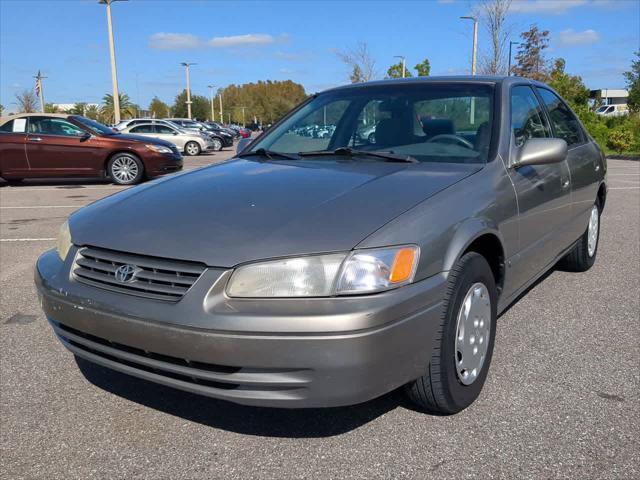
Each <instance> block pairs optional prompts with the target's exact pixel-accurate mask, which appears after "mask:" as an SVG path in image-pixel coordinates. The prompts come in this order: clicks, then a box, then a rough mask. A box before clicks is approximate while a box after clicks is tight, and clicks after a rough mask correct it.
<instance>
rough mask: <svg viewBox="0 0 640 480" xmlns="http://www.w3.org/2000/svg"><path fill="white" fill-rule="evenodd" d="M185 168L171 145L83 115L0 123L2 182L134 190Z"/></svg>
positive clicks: (32, 117)
mask: <svg viewBox="0 0 640 480" xmlns="http://www.w3.org/2000/svg"><path fill="white" fill-rule="evenodd" d="M181 169H182V155H181V154H180V152H179V151H178V149H177V148H176V146H175V145H174V144H172V143H170V142H167V141H164V140H160V139H156V138H149V137H142V136H136V135H125V134H121V133H118V132H116V131H114V130H113V129H111V128H109V127H106V126H105V125H102V124H101V123H98V122H96V121H94V120H91V119H89V118H86V117H82V116H79V115H63V114H44V113H28V114H21V115H15V116H11V117H3V118H0V177H3V178H4V179H6V180H8V181H20V180H22V179H23V178H40V177H72V176H83V177H106V178H110V179H111V180H112V181H113V182H114V183H117V184H120V185H132V184H134V183H138V182H140V181H142V180H143V179H144V178H153V177H157V176H159V175H164V174H166V173H171V172H176V171H178V170H181Z"/></svg>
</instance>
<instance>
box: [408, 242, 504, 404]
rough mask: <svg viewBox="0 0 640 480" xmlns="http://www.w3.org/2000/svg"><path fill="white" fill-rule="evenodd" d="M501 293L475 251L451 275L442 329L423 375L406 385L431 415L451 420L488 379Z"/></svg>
mask: <svg viewBox="0 0 640 480" xmlns="http://www.w3.org/2000/svg"><path fill="white" fill-rule="evenodd" d="M497 296H498V295H497V291H496V285H495V279H494V277H493V273H492V272H491V267H489V264H488V263H487V261H486V260H485V258H484V257H483V256H482V255H480V254H478V253H475V252H470V253H467V254H465V255H464V256H463V257H462V258H461V259H460V260H459V261H458V263H457V264H456V265H455V266H454V268H453V269H452V270H451V272H450V274H449V282H448V287H447V293H446V294H445V299H444V302H443V312H442V317H441V320H440V326H439V329H438V331H437V333H436V336H435V338H434V339H433V340H432V341H433V345H432V353H431V361H430V363H429V366H428V367H427V370H426V372H425V373H424V375H423V376H422V377H420V378H418V379H417V380H415V381H414V382H412V383H411V384H409V385H407V393H408V395H409V398H410V399H411V400H412V401H413V402H414V403H415V404H416V405H418V406H419V407H421V408H422V409H424V410H426V411H427V412H431V413H436V414H440V415H442V414H444V415H450V414H453V413H457V412H459V411H461V410H463V409H465V408H466V407H468V406H469V405H471V404H472V403H473V402H474V401H475V399H476V398H478V396H479V395H480V391H481V390H482V387H483V385H484V382H485V380H486V378H487V373H488V371H489V365H490V364H491V357H492V354H493V343H494V339H495V335H496V328H495V326H496V316H497Z"/></svg>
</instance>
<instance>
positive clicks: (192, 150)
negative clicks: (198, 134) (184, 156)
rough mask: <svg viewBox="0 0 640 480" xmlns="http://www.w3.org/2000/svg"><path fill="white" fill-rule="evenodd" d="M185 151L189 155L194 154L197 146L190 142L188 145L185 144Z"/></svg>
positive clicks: (196, 151)
mask: <svg viewBox="0 0 640 480" xmlns="http://www.w3.org/2000/svg"><path fill="white" fill-rule="evenodd" d="M187 152H188V153H189V155H195V154H196V153H198V146H197V145H194V144H193V143H190V144H189V145H187Z"/></svg>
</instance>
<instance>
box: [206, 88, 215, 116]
mask: <svg viewBox="0 0 640 480" xmlns="http://www.w3.org/2000/svg"><path fill="white" fill-rule="evenodd" d="M207 87H208V88H209V98H210V99H211V121H212V122H215V121H216V112H215V110H214V109H213V89H214V88H215V87H216V86H215V85H207Z"/></svg>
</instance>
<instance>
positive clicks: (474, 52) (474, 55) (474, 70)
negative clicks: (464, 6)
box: [460, 17, 478, 75]
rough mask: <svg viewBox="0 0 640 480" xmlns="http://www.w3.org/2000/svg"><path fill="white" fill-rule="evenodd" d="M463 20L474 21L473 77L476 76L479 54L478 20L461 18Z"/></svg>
mask: <svg viewBox="0 0 640 480" xmlns="http://www.w3.org/2000/svg"><path fill="white" fill-rule="evenodd" d="M460 18H461V19H463V20H473V50H472V53H471V75H475V74H476V56H477V55H476V54H477V52H478V19H477V18H476V17H460Z"/></svg>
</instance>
